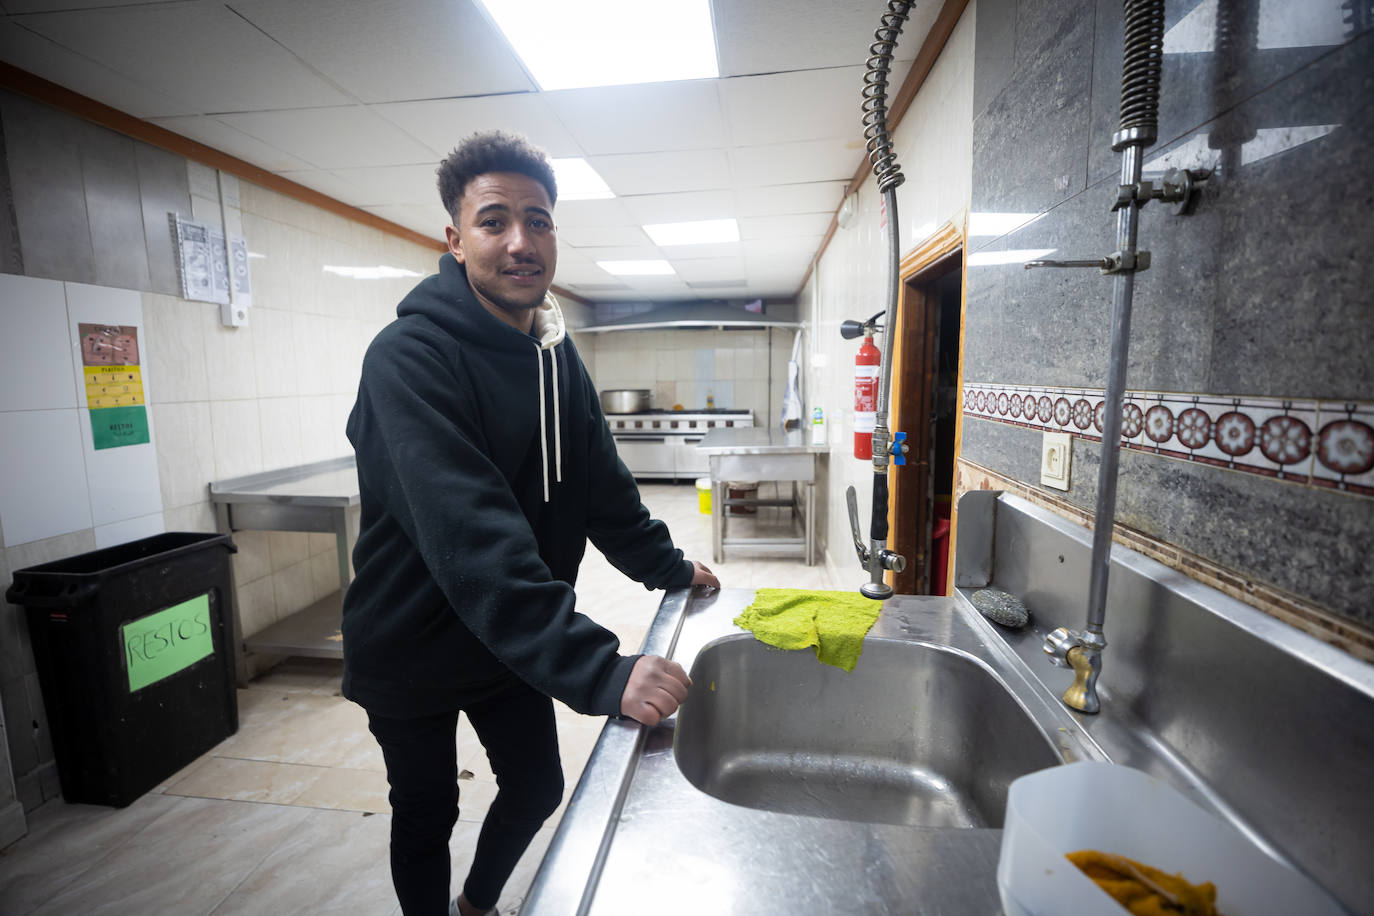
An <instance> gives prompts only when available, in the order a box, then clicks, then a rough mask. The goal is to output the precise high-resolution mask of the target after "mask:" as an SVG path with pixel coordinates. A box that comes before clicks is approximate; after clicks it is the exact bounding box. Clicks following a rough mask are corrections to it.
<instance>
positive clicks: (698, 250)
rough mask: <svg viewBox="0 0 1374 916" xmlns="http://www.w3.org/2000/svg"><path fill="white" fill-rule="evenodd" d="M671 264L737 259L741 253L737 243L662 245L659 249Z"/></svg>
mask: <svg viewBox="0 0 1374 916" xmlns="http://www.w3.org/2000/svg"><path fill="white" fill-rule="evenodd" d="M660 250H661V251H662V252H663V254H664V256H665V257H667V258H668V260H670V261H672V262H673V263H677V262H678V261H686V260H692V261H695V260H701V259H703V258H733V257H739V255H740V252H741V251H743V250H744V249H742V248H741V247H740V243H739V242H708V243H706V244H705V245H664V246H662V248H661V249H660Z"/></svg>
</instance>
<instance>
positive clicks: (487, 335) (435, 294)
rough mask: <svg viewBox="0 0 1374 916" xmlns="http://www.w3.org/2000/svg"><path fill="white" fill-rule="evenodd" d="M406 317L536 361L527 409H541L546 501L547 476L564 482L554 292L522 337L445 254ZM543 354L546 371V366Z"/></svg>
mask: <svg viewBox="0 0 1374 916" xmlns="http://www.w3.org/2000/svg"><path fill="white" fill-rule="evenodd" d="M409 315H420V316H423V317H424V318H426V319H428V320H429V321H432V322H433V323H434V324H436V325H438V326H439V327H440V328H441V329H442V330H443V331H445V332H446V333H447V334H449V335H450V336H452V337H454V338H456V339H457V340H458V341H460V342H464V343H470V344H473V345H475V346H478V347H489V348H491V349H495V350H501V351H504V352H508V353H521V352H523V353H528V354H530V355H531V356H532V357H533V358H534V360H535V362H536V363H537V364H538V374H539V401H538V404H537V405H535V404H531V405H530V409H531V410H535V409H537V410H538V411H539V446H540V456H541V458H542V459H543V462H542V463H543V478H544V502H546V503H547V502H548V501H549V496H550V489H549V488H550V476H552V478H553V482H554V483H562V482H563V423H562V414H563V409H562V406H561V403H560V402H561V400H562V399H561V398H560V397H559V392H558V350H557V349H556V348H557V347H558V345H559V344H561V343H562V342H563V341H564V339H565V338H566V337H567V325H566V323H565V322H564V320H563V309H562V308H560V307H559V305H558V300H557V299H556V298H554V296H553V294H552V293H545V294H544V301H543V302H541V303H540V304H539V305H538V306H537V307H536V308H535V310H534V321H533V323H532V324H531V325H530V333H529V334H525V333H523V332H521V331H518V330H516V329H515V328H513V327H511V326H510V325H508V324H506V323H505V322H504V321H502V320H500V319H499V318H497V317H496V316H495V315H493V314H492V313H491V312H489V311H487V309H486V307H485V306H483V305H482V303H481V302H479V301H478V300H477V296H476V294H475V293H473V291H472V285H471V284H470V283H469V282H468V272H467V268H465V267H464V266H463V265H462V264H459V263H458V259H457V258H455V257H454V256H453V255H452V254H449V253H446V254H444V255H443V256H442V257H440V258H439V273H437V274H435V275H433V276H430V277H426V278H425V279H424V280H422V281H421V282H420V283H419V284H418V285H417V286H416V287H415V288H414V289H412V290H411V291H410V293H409V294H408V295H407V296H406V297H405V298H404V299H402V300H401V304H400V305H399V306H397V307H396V317H398V318H405V317H407V316H409ZM545 353H547V354H548V363H549V369H548V370H545V368H544V363H545V357H544V354H545ZM565 358H566V357H565ZM546 372H547V376H548V377H549V378H551V379H552V389H553V390H552V395H551V396H547V395H546V391H547V388H548V387H549V385H548V383H547V382H546ZM550 433H552V435H550ZM550 438H552V442H550Z"/></svg>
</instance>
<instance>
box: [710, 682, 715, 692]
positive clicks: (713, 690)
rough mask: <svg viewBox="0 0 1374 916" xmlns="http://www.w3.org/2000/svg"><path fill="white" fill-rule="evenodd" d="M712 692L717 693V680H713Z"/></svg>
mask: <svg viewBox="0 0 1374 916" xmlns="http://www.w3.org/2000/svg"><path fill="white" fill-rule="evenodd" d="M711 692H712V693H715V692H716V682H715V681H712V682H711Z"/></svg>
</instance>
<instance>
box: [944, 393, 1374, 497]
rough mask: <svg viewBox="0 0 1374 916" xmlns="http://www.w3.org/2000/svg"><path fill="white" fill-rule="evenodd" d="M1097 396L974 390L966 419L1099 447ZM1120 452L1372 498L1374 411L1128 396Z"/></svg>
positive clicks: (1341, 405)
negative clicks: (1058, 435) (1138, 452)
mask: <svg viewBox="0 0 1374 916" xmlns="http://www.w3.org/2000/svg"><path fill="white" fill-rule="evenodd" d="M1102 394H1103V392H1102V391H1101V390H1096V391H1094V390H1090V389H1082V388H1045V387H1036V386H1009V385H979V384H970V385H967V386H966V388H965V397H964V412H965V413H966V414H967V415H969V416H973V417H979V418H982V419H987V420H995V421H998V422H1001V423H1010V424H1012V425H1015V426H1024V427H1029V428H1032V429H1044V430H1050V431H1053V432H1068V433H1071V434H1073V435H1075V436H1078V437H1080V438H1083V439H1089V440H1092V441H1100V440H1101V433H1102V428H1103V425H1104V422H1105V419H1106V409H1107V408H1106V404H1105V403H1104V400H1103V397H1102ZM1121 438H1122V446H1123V447H1124V448H1128V449H1138V450H1142V451H1147V452H1151V453H1153V454H1156V455H1160V456H1163V457H1168V458H1174V459H1180V460H1184V461H1192V462H1196V463H1200V464H1212V465H1216V466H1218V467H1224V468H1228V469H1231V470H1235V471H1242V472H1247V473H1253V474H1259V475H1262V476H1266V477H1273V478H1277V479H1280V480H1288V481H1293V482H1296V483H1301V484H1310V485H1313V486H1320V487H1328V488H1331V489H1335V490H1341V491H1344V492H1348V493H1357V494H1360V495H1364V496H1374V404H1370V403H1347V402H1326V401H1323V402H1317V401H1293V400H1281V399H1276V398H1252V397H1227V396H1218V395H1177V394H1161V393H1154V392H1144V391H1132V392H1127V393H1126V398H1125V403H1124V405H1123V407H1122V415H1121Z"/></svg>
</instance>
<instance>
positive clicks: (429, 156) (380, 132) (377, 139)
mask: <svg viewBox="0 0 1374 916" xmlns="http://www.w3.org/2000/svg"><path fill="white" fill-rule="evenodd" d="M220 120H221V121H224V122H225V123H226V124H228V125H229V126H231V127H235V128H237V129H239V130H241V131H243V132H244V133H246V134H249V135H251V136H254V137H256V138H258V139H259V140H261V141H263V142H264V143H269V144H271V145H272V146H274V147H276V148H277V149H280V150H285V151H286V152H288V153H291V154H292V155H294V156H297V157H299V158H301V159H304V160H305V161H306V162H309V163H310V164H311V165H313V166H315V167H316V168H321V169H346V168H361V167H364V166H377V165H414V164H423V163H427V162H432V161H433V160H434V154H433V153H432V152H430V151H429V150H428V149H426V148H425V147H424V146H423V145H422V144H420V143H419V142H417V141H416V140H414V139H412V138H411V137H410V136H408V135H407V134H406V133H405V132H403V131H402V130H401V129H400V128H399V127H396V126H394V125H392V124H390V123H388V122H387V121H384V120H382V119H381V118H379V117H378V116H377V115H375V114H373V113H372V112H370V111H368V110H367V109H366V108H364V107H363V106H361V105H349V106H346V107H342V108H306V109H302V110H299V111H250V112H243V113H241V114H226V115H220ZM372 202H373V203H375V201H372Z"/></svg>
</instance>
